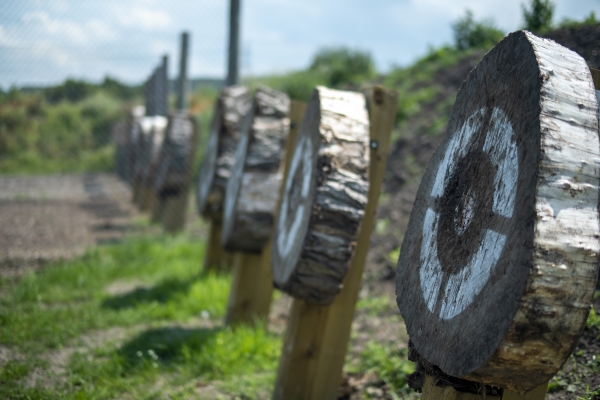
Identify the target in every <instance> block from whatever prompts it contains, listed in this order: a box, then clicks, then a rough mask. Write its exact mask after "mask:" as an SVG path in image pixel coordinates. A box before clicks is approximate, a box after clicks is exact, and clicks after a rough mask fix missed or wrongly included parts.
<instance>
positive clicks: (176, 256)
mask: <svg viewBox="0 0 600 400" xmlns="http://www.w3.org/2000/svg"><path fill="white" fill-rule="evenodd" d="M203 255H204V244H203V243H201V242H198V241H197V240H194V239H191V238H188V237H185V236H177V237H162V236H161V237H159V238H136V239H131V240H129V241H127V242H125V243H122V244H117V245H109V246H102V247H98V248H95V249H92V250H89V251H88V252H87V253H86V254H85V255H84V256H82V257H80V258H78V259H75V260H72V261H67V262H61V263H56V264H53V265H50V266H48V267H46V268H45V269H44V270H43V271H41V272H36V273H29V274H27V275H25V276H24V277H22V278H21V279H20V280H19V281H18V282H16V283H15V282H14V281H10V280H3V281H0V292H1V293H2V296H1V297H0V343H2V346H3V347H5V348H7V350H8V351H9V354H14V357H13V358H14V360H13V361H10V362H8V363H6V364H4V365H3V366H2V368H1V369H0V398H32V399H36V398H40V399H42V398H43V399H46V398H66V399H101V398H136V399H137V398H155V397H156V396H158V395H159V394H160V393H163V394H164V393H169V396H170V397H172V398H188V397H189V395H190V393H192V392H193V391H194V390H195V389H194V388H195V385H196V383H197V382H211V381H214V380H218V381H219V382H220V383H219V385H220V386H219V387H221V386H222V387H224V388H226V389H227V390H228V391H229V392H230V393H231V392H233V393H239V394H240V395H241V394H243V395H246V396H247V395H249V394H250V395H251V394H252V393H255V392H256V391H258V390H263V389H264V388H265V387H267V388H271V387H272V384H273V380H274V371H275V370H276V364H277V361H278V357H279V351H280V347H281V339H280V338H279V337H276V336H275V335H273V334H271V333H268V332H267V330H266V329H265V327H264V326H259V327H257V328H249V327H239V328H237V329H236V330H235V331H234V330H232V329H230V328H222V327H221V326H220V323H219V321H218V320H219V319H221V318H222V316H223V315H224V312H225V308H226V304H227V297H228V295H229V288H230V279H231V277H230V276H228V275H214V274H203V273H202V272H201V264H202V260H203ZM207 320H208V321H207ZM115 330H118V331H120V332H121V334H120V335H116V336H114V335H113V336H111V334H110V332H112V331H115ZM86 337H87V339H86ZM96 337H103V339H102V340H99V341H97V340H96V339H93V338H96ZM90 341H93V342H94V343H93V344H92V345H89V342H90ZM86 343H87V345H86ZM81 346H85V347H83V348H82V347H81ZM61 351H62V352H66V354H67V355H66V356H63V357H67V360H66V361H64V362H62V364H61V365H60V366H59V367H57V366H56V365H54V366H53V363H54V361H53V357H54V354H56V352H61ZM34 370H35V371H43V372H42V374H43V375H44V376H47V377H48V379H45V380H46V381H48V382H50V383H49V384H31V383H30V384H27V385H26V382H27V381H28V380H29V381H31V375H32V371H34ZM33 375H35V374H33ZM242 378H243V379H242ZM190 390H191V392H190ZM171 395H172V396H171ZM161 396H162V395H161ZM159 397H160V396H159Z"/></svg>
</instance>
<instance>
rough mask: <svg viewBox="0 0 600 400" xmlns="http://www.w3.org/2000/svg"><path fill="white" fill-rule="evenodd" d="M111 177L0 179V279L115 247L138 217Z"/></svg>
mask: <svg viewBox="0 0 600 400" xmlns="http://www.w3.org/2000/svg"><path fill="white" fill-rule="evenodd" d="M130 198H131V193H130V189H129V187H128V186H127V184H126V183H124V182H123V181H121V180H119V179H118V178H117V177H116V176H114V175H112V174H68V175H48V176H0V275H1V276H15V275H20V274H22V273H23V272H24V271H26V270H29V269H31V268H36V267H39V266H40V265H43V264H44V263H46V262H48V261H53V260H57V259H64V258H70V257H73V256H74V255H78V254H81V253H82V252H83V251H84V250H85V249H86V248H88V247H89V246H93V245H96V244H102V243H110V242H115V241H119V240H121V239H122V238H123V235H124V234H125V233H127V232H130V231H132V230H133V229H134V225H133V221H134V218H135V217H136V216H137V215H138V214H137V211H136V209H135V207H134V206H133V205H132V204H131V202H130Z"/></svg>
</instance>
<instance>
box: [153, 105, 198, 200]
mask: <svg viewBox="0 0 600 400" xmlns="http://www.w3.org/2000/svg"><path fill="white" fill-rule="evenodd" d="M196 137H197V134H196V124H195V122H194V119H193V118H191V117H190V116H189V115H188V113H187V112H176V113H173V114H172V115H171V116H170V118H169V126H168V128H167V135H166V137H165V140H164V143H163V146H162V148H161V150H160V156H159V165H158V167H157V173H156V178H155V181H154V190H155V191H156V193H157V194H158V195H159V196H160V197H168V196H170V195H176V194H177V193H179V192H180V191H185V190H187V188H188V187H189V184H190V178H191V167H192V165H193V163H194V155H195V147H196V146H195V143H196Z"/></svg>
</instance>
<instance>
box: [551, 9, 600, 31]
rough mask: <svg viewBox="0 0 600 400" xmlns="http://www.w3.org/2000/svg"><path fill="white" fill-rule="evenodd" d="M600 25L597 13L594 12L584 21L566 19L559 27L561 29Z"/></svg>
mask: <svg viewBox="0 0 600 400" xmlns="http://www.w3.org/2000/svg"><path fill="white" fill-rule="evenodd" d="M598 24H600V20H598V19H596V13H595V12H594V11H592V12H590V15H588V16H587V17H585V19H584V20H583V21H576V20H574V19H570V18H564V19H563V20H562V21H561V22H560V24H559V25H558V26H559V27H560V28H580V27H582V26H588V25H598Z"/></svg>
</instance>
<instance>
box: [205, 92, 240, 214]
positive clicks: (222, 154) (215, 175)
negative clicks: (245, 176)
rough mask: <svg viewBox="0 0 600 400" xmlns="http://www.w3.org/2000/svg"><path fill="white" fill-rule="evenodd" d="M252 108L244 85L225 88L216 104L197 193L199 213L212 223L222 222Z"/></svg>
mask: <svg viewBox="0 0 600 400" xmlns="http://www.w3.org/2000/svg"><path fill="white" fill-rule="evenodd" d="M249 107H250V93H249V91H248V89H247V88H246V87H243V86H231V87H226V88H224V89H223V90H222V91H221V93H220V95H219V98H218V99H217V102H216V104H215V112H214V115H213V120H212V123H211V127H210V131H209V132H208V143H207V145H206V151H205V153H204V159H203V161H202V166H201V167H200V173H199V174H198V187H197V193H196V196H197V197H196V200H197V207H198V212H199V213H200V215H202V216H204V217H206V218H209V219H211V220H217V221H220V220H221V219H222V212H223V200H224V198H225V188H226V187H227V180H228V179H229V176H230V174H231V167H232V166H233V163H234V154H235V149H236V146H237V141H238V138H239V130H240V128H241V124H242V121H243V119H244V117H245V115H246V114H247V112H248V109H249Z"/></svg>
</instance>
